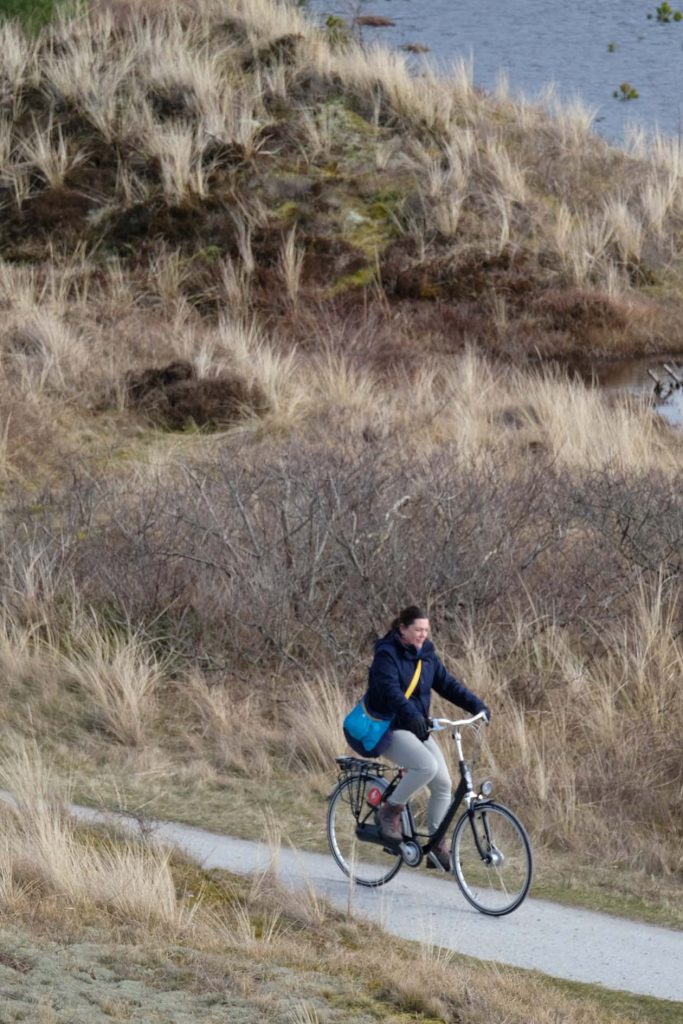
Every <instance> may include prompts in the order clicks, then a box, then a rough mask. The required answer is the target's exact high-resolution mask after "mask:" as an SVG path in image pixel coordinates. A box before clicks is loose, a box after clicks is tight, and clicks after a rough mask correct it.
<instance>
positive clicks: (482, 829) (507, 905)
mask: <svg viewBox="0 0 683 1024" xmlns="http://www.w3.org/2000/svg"><path fill="white" fill-rule="evenodd" d="M452 863H453V871H454V873H455V877H456V880H457V882H458V885H459V886H460V888H461V890H462V894H463V896H464V897H465V899H466V900H468V901H469V902H470V903H471V904H472V906H473V907H476V908H477V910H480V911H481V913H482V914H491V915H493V916H494V917H502V915H503V914H510V913H512V911H513V910H516V908H517V907H518V906H519V905H520V903H521V902H522V900H523V899H524V897H525V896H526V894H527V893H528V891H529V886H530V885H531V875H532V856H531V844H530V842H529V837H528V836H527V834H526V832H525V830H524V828H523V826H522V825H521V824H520V823H519V821H518V820H517V818H516V817H515V816H514V814H513V813H512V812H511V811H508V809H507V807H503V806H502V805H501V804H494V803H485V804H473V806H472V807H471V808H470V809H469V810H468V811H465V813H464V814H463V815H462V817H461V818H460V819H459V821H458V823H457V825H456V826H455V831H454V832H453V847H452Z"/></svg>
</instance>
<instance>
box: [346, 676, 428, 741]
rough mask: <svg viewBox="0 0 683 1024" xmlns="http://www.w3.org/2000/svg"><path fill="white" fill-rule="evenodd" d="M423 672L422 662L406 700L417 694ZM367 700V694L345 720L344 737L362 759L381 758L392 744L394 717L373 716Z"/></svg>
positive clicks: (407, 692) (406, 694) (409, 686)
mask: <svg viewBox="0 0 683 1024" xmlns="http://www.w3.org/2000/svg"><path fill="white" fill-rule="evenodd" d="M421 672H422V661H421V660H420V661H418V663H417V668H416V669H415V674H414V675H413V678H412V679H411V680H410V683H409V685H408V689H407V690H406V692H405V697H406V700H408V699H409V698H410V697H411V696H412V694H413V693H414V692H415V687H416V686H417V684H418V683H419V681H420V673H421ZM366 700H367V694H366V695H365V697H363V698H362V700H359V701H358V703H357V704H356V706H355V707H353V708H352V709H351V710H350V711H349V713H348V715H347V716H346V718H345V719H344V722H343V729H344V736H345V738H346V742H347V743H348V745H349V746H350V747H351V749H352V750H353V751H354V753H356V754H358V755H359V756H360V757H379V756H380V754H382V753H384V751H385V750H386V749H387V747H388V746H389V744H390V743H391V723H392V722H393V720H394V716H393V715H392V716H391V718H382V717H381V716H380V715H375V714H373V713H372V712H370V711H369V710H368V707H367V704H366Z"/></svg>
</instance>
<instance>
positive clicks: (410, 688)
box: [405, 659, 422, 700]
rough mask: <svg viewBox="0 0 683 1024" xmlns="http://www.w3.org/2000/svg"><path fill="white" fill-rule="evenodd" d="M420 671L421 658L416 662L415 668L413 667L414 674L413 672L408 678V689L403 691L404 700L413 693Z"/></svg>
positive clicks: (418, 680)
mask: <svg viewBox="0 0 683 1024" xmlns="http://www.w3.org/2000/svg"><path fill="white" fill-rule="evenodd" d="M421 672H422V660H421V659H420V661H418V663H417V668H416V669H415V674H414V676H413V678H412V679H411V680H410V683H409V684H408V689H407V690H406V692H405V698H406V700H409V699H410V697H412V695H413V694H414V692H415V687H416V686H417V684H418V683H419V682H420V673H421Z"/></svg>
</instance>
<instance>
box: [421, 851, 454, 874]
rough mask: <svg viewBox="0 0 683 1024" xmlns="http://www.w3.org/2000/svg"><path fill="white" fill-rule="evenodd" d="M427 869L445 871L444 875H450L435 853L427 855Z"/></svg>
mask: <svg viewBox="0 0 683 1024" xmlns="http://www.w3.org/2000/svg"><path fill="white" fill-rule="evenodd" d="M425 867H426V868H427V869H428V870H436V871H443V873H444V874H448V872H447V871H446V868H445V867H444V866H443V864H442V863H441V861H440V860H439V858H438V857H437V856H436V854H435V853H432V852H431V851H430V852H429V853H428V854H427V860H426V863H425Z"/></svg>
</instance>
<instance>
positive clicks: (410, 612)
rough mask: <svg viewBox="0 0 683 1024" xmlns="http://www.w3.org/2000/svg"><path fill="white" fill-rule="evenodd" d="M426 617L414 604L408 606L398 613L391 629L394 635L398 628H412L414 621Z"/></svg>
mask: <svg viewBox="0 0 683 1024" xmlns="http://www.w3.org/2000/svg"><path fill="white" fill-rule="evenodd" d="M426 618H428V616H427V615H425V613H424V612H423V611H422V609H421V608H418V607H417V605H416V604H409V605H408V607H407V608H404V609H403V611H402V612H399V613H398V615H397V617H396V618H395V619H394V621H393V622H392V623H391V627H390V628H391V629H392V630H393V632H394V633H396V632H398V627H399V626H404V627H406V626H412V624H413V623H414V622H415V619H426Z"/></svg>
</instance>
